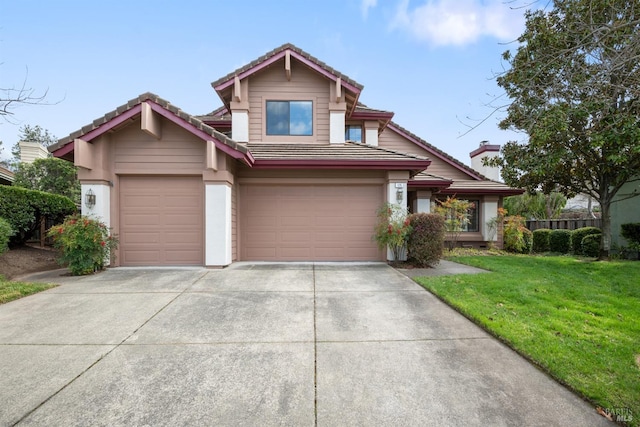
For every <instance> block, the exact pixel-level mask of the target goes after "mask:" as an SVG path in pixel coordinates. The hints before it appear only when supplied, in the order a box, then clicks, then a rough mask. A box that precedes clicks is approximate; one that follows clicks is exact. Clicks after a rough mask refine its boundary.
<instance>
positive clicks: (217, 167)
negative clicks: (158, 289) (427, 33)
mask: <svg viewBox="0 0 640 427" xmlns="http://www.w3.org/2000/svg"><path fill="white" fill-rule="evenodd" d="M212 86H213V89H214V90H215V91H216V93H217V94H218V96H219V97H220V99H221V101H222V104H223V105H222V107H220V108H218V109H216V110H214V111H213V112H212V113H210V114H208V115H204V116H192V115H190V114H187V113H185V112H184V111H182V110H180V109H179V108H177V107H175V106H173V105H172V104H170V103H169V102H167V101H165V100H163V99H161V98H159V97H158V96H156V95H153V94H149V93H147V94H144V95H141V96H139V97H137V98H134V99H132V100H131V101H129V102H128V103H126V104H124V105H122V106H120V107H118V108H117V109H116V110H114V111H112V112H109V113H107V114H106V115H105V116H103V117H101V118H99V119H97V120H95V121H94V122H93V123H91V124H89V125H87V126H85V127H83V128H82V129H80V130H79V131H77V132H74V133H72V134H71V135H70V136H68V137H66V138H63V139H62V140H60V141H59V142H58V143H57V144H55V145H54V146H51V147H50V148H49V149H50V151H51V152H52V153H53V155H54V156H56V157H60V158H64V159H67V160H69V161H73V162H74V163H75V165H77V166H78V167H79V178H80V181H81V183H82V192H83V198H82V203H83V206H82V212H83V214H87V215H94V216H97V217H100V218H102V220H103V221H105V222H106V223H107V224H108V225H109V226H110V227H112V228H113V231H114V233H115V234H117V235H118V236H119V239H120V247H119V249H118V253H117V254H116V255H117V258H116V261H115V262H116V264H117V265H204V266H225V265H229V264H231V263H232V262H234V261H240V260H242V261H245V260H262V261H272V260H280V261H321V260H332V261H340V260H349V261H378V260H384V259H386V258H387V253H386V252H385V251H380V250H379V249H378V248H377V247H376V244H375V243H374V242H373V241H372V238H371V236H372V233H373V226H374V223H375V214H376V210H377V209H378V208H379V207H380V206H381V205H382V204H383V203H385V202H387V201H388V202H391V203H398V204H401V205H407V206H408V207H409V208H410V209H411V210H412V211H414V212H418V211H422V212H428V211H430V209H431V206H432V203H434V201H435V199H436V198H438V197H446V196H447V195H456V196H458V197H462V198H467V199H471V200H475V201H476V202H477V203H476V210H475V211H474V212H473V215H472V217H473V221H472V224H470V226H469V230H468V231H467V232H465V233H464V237H463V238H462V239H461V240H463V241H464V242H465V244H470V245H475V246H485V245H486V244H487V242H488V241H490V240H496V239H498V237H497V236H492V235H491V233H490V231H489V230H488V228H487V226H486V223H487V221H488V220H490V219H491V218H493V217H495V215H496V212H497V209H498V207H499V206H500V204H501V200H502V197H503V196H506V195H511V194H517V193H520V191H518V190H514V189H512V188H509V187H507V186H505V185H504V184H501V183H499V182H496V181H492V180H489V179H488V178H486V177H485V176H483V175H481V174H480V173H479V172H478V171H476V170H474V169H472V168H470V167H467V166H465V165H464V164H462V163H461V162H459V161H457V160H456V159H454V158H452V157H450V156H448V155H447V154H445V153H444V152H442V151H440V150H438V149H436V148H435V147H433V146H432V145H430V144H428V143H427V142H425V141H424V140H422V139H421V138H419V137H418V136H416V135H414V134H412V133H411V132H409V131H408V130H406V129H404V128H402V127H401V126H399V125H398V124H396V123H395V122H393V121H392V120H391V119H392V117H393V113H391V112H388V111H383V110H377V109H372V108H368V107H366V106H364V105H362V104H361V103H360V102H359V97H360V94H361V92H362V90H363V86H362V85H360V84H359V83H357V82H355V81H353V80H351V79H350V78H349V77H347V76H345V75H344V74H342V73H340V72H339V71H337V70H335V69H333V68H331V67H329V66H328V65H326V64H324V63H322V62H321V61H319V60H318V59H316V58H314V57H312V56H310V55H309V54H307V53H305V52H304V51H302V50H300V49H299V48H297V47H295V46H292V45H290V44H287V45H284V46H281V47H279V48H277V49H275V50H273V51H271V52H269V53H267V54H266V55H264V56H262V57H260V58H258V59H257V60H255V61H253V62H251V63H250V64H248V65H246V66H244V67H242V68H240V69H238V70H236V71H234V72H232V73H230V74H228V75H227V76H224V77H222V78H220V79H218V80H216V81H215V82H213V83H212ZM476 151H477V153H475V154H474V157H475V156H484V155H489V154H491V153H492V152H493V151H495V146H483V147H480V149H478V150H476ZM87 192H91V193H92V194H94V195H95V198H94V199H95V203H94V204H93V205H92V206H88V205H87V204H86V197H84V195H85V194H86V193H87Z"/></svg>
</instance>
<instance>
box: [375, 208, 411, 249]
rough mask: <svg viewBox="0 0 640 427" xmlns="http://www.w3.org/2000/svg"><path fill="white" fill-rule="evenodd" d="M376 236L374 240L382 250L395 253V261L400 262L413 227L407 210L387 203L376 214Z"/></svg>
mask: <svg viewBox="0 0 640 427" xmlns="http://www.w3.org/2000/svg"><path fill="white" fill-rule="evenodd" d="M376 215H377V217H378V220H377V222H376V227H375V234H374V235H373V239H374V240H375V241H376V242H377V243H378V247H379V248H380V249H384V248H385V247H388V248H389V250H391V252H393V259H394V260H395V261H399V260H400V259H401V258H402V254H403V252H404V250H405V248H406V245H407V238H408V236H409V233H411V225H410V223H409V219H408V218H407V216H408V213H407V209H406V208H403V207H401V206H399V205H396V204H392V203H386V204H384V205H383V206H382V207H381V208H380V209H378V212H377V213H376Z"/></svg>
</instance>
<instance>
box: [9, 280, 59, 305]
mask: <svg viewBox="0 0 640 427" xmlns="http://www.w3.org/2000/svg"><path fill="white" fill-rule="evenodd" d="M56 286H58V285H52V284H49V283H28V282H11V281H8V280H6V279H5V278H4V277H3V276H0V304H4V303H6V302H9V301H13V300H16V299H18V298H22V297H26V296H27V295H31V294H35V293H38V292H42V291H46V290H47V289H51V288H55V287H56Z"/></svg>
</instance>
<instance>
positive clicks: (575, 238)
mask: <svg viewBox="0 0 640 427" xmlns="http://www.w3.org/2000/svg"><path fill="white" fill-rule="evenodd" d="M589 234H602V231H601V230H600V229H599V228H598V227H582V228H576V229H575V230H573V231H572V232H571V250H572V251H573V253H575V254H576V255H586V254H585V253H583V252H582V239H584V238H585V237H587V236H588V235H589Z"/></svg>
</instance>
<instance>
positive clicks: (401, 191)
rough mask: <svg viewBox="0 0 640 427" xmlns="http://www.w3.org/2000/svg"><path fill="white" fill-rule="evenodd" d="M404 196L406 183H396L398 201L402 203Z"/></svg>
mask: <svg viewBox="0 0 640 427" xmlns="http://www.w3.org/2000/svg"><path fill="white" fill-rule="evenodd" d="M403 198H404V185H403V184H401V183H397V184H396V202H397V203H402V199H403Z"/></svg>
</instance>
